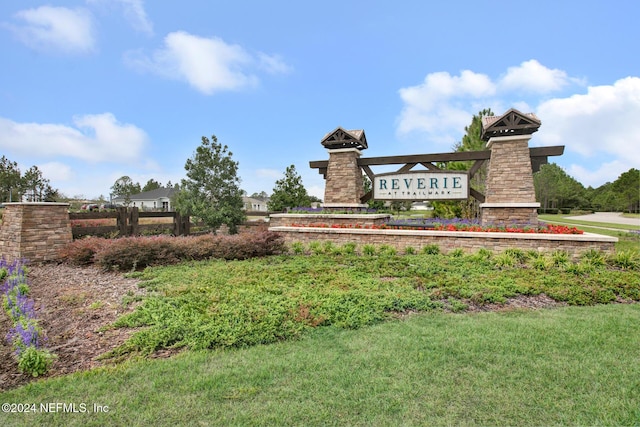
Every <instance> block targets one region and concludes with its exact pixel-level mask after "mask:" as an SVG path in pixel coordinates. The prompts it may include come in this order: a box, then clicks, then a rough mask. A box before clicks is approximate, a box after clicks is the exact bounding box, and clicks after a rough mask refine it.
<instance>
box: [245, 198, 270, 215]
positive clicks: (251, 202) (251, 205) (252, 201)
mask: <svg viewBox="0 0 640 427" xmlns="http://www.w3.org/2000/svg"><path fill="white" fill-rule="evenodd" d="M242 201H243V203H244V210H245V211H261V212H267V210H268V209H267V203H268V202H269V199H266V200H263V199H256V198H253V197H247V196H243V197H242Z"/></svg>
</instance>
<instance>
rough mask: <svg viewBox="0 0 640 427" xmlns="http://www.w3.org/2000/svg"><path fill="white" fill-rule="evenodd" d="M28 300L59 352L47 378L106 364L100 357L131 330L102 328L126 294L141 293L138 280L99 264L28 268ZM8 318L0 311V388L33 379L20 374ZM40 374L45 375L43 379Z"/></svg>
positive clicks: (121, 309) (122, 310) (118, 309)
mask: <svg viewBox="0 0 640 427" xmlns="http://www.w3.org/2000/svg"><path fill="white" fill-rule="evenodd" d="M28 269H29V270H28V274H27V278H28V281H29V287H30V290H31V293H30V298H32V299H33V300H34V302H35V308H36V318H37V319H38V321H39V323H40V325H41V326H42V328H43V329H44V330H45V331H46V335H47V342H46V347H47V348H48V349H50V350H51V351H52V352H53V353H55V354H56V355H57V359H56V361H55V362H54V364H53V366H52V369H51V370H50V372H49V373H48V374H47V375H45V377H53V376H58V375H65V374H69V373H71V372H75V371H80V370H87V369H91V368H94V367H96V366H101V365H104V364H105V362H104V361H100V360H97V357H98V356H100V355H102V354H104V353H106V352H108V351H110V350H112V349H114V348H116V347H118V346H119V345H121V344H122V343H124V342H125V340H126V339H127V338H129V336H130V335H131V333H132V330H130V329H110V330H106V331H104V332H99V329H100V328H102V327H103V326H107V325H109V324H111V323H112V322H114V321H115V320H116V319H117V318H118V317H120V316H121V315H122V314H123V313H125V312H128V311H132V310H133V309H134V306H135V304H130V305H129V306H127V307H126V308H125V307H124V305H123V304H122V300H123V297H124V296H125V295H127V294H129V295H139V294H142V293H143V292H144V290H142V289H140V288H138V286H137V285H138V282H139V280H137V279H129V278H125V277H124V276H123V275H122V274H120V273H114V272H105V271H102V270H100V269H98V268H96V267H82V268H81V267H73V266H69V265H64V264H60V265H57V264H43V265H30V266H28ZM12 326H13V325H12V323H11V321H10V319H9V317H8V316H7V315H6V313H4V311H2V312H0V360H2V364H1V365H0V390H7V389H10V388H14V387H17V386H20V385H23V384H26V383H28V382H30V381H33V380H34V378H33V377H31V376H30V375H26V374H22V373H20V371H19V370H18V363H17V361H16V359H15V357H13V355H12V354H11V353H12V349H11V347H10V346H9V345H8V343H7V341H6V340H5V337H6V336H7V333H8V332H9V329H10V328H11V327H12ZM40 378H42V377H40Z"/></svg>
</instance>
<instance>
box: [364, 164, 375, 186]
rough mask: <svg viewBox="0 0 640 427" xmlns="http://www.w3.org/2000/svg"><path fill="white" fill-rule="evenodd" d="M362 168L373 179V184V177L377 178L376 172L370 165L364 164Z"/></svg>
mask: <svg viewBox="0 0 640 427" xmlns="http://www.w3.org/2000/svg"><path fill="white" fill-rule="evenodd" d="M362 170H363V171H364V173H366V174H367V176H368V177H369V179H370V180H371V185H373V179H374V178H375V176H376V174H375V173H373V171H372V170H371V168H370V167H369V166H362Z"/></svg>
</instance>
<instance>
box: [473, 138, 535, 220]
mask: <svg viewBox="0 0 640 427" xmlns="http://www.w3.org/2000/svg"><path fill="white" fill-rule="evenodd" d="M530 139H531V135H512V136H498V137H493V138H490V139H489V142H488V143H487V148H488V149H490V150H491V159H490V160H489V171H488V176H487V181H486V189H485V202H484V203H481V204H480V208H481V209H482V213H481V223H482V224H483V225H488V224H496V225H498V224H511V223H520V224H531V225H537V224H538V208H539V207H540V203H537V202H536V194H535V189H534V186H533V172H532V170H531V157H530V155H529V140H530Z"/></svg>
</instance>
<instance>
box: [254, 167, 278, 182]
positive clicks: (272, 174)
mask: <svg viewBox="0 0 640 427" xmlns="http://www.w3.org/2000/svg"><path fill="white" fill-rule="evenodd" d="M283 176H284V175H283V172H282V171H279V170H275V169H256V177H258V178H269V179H274V180H276V179H281V178H282V177H283Z"/></svg>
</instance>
